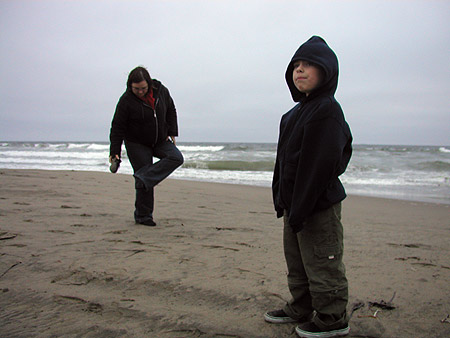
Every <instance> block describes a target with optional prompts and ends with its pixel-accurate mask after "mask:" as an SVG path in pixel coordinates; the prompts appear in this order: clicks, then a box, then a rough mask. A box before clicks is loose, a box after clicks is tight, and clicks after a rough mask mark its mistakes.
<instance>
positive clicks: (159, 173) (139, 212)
mask: <svg viewBox="0 0 450 338" xmlns="http://www.w3.org/2000/svg"><path fill="white" fill-rule="evenodd" d="M125 147H126V149H127V155H128V158H129V160H130V162H131V166H132V167H133V171H134V175H133V176H134V179H135V188H136V202H135V211H134V219H135V221H136V223H140V222H145V221H148V220H152V219H153V207H154V194H153V187H154V186H155V185H157V184H158V183H159V182H161V181H162V180H164V179H165V178H166V177H167V176H169V175H170V174H171V173H172V172H173V171H174V170H175V169H176V168H178V167H179V166H181V165H182V164H183V161H184V159H183V155H182V154H181V152H180V151H179V150H178V148H177V147H176V146H175V145H174V144H173V143H172V142H170V141H164V142H159V143H157V144H156V145H155V146H153V147H149V146H145V145H143V144H140V143H134V142H130V141H125ZM153 157H157V158H159V159H160V160H159V161H158V162H156V163H153Z"/></svg>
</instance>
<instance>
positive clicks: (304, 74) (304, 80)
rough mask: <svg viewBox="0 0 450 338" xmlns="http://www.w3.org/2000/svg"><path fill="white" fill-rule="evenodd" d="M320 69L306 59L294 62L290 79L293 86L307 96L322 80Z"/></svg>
mask: <svg viewBox="0 0 450 338" xmlns="http://www.w3.org/2000/svg"><path fill="white" fill-rule="evenodd" d="M322 77H323V75H322V70H321V69H320V68H319V67H318V66H316V65H314V64H312V63H311V62H308V61H303V60H299V61H296V62H294V71H293V74H292V79H293V81H294V85H295V87H296V88H297V89H298V90H299V91H300V92H301V93H305V94H306V96H308V95H309V94H310V93H311V92H312V91H313V90H314V89H316V88H317V87H318V86H319V85H320V83H321V82H322Z"/></svg>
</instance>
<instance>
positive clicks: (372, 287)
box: [0, 169, 450, 338]
mask: <svg viewBox="0 0 450 338" xmlns="http://www.w3.org/2000/svg"><path fill="white" fill-rule="evenodd" d="M0 184H1V189H0V337H3V338H5V337H158V338H165V337H201V338H205V337H217V338H225V337H241V338H269V337H270V338H275V337H277V338H279V337H295V333H294V331H293V329H294V327H295V325H294V324H285V325H273V324H268V323H265V322H264V320H263V318H262V315H263V313H264V312H265V311H266V310H269V309H275V308H278V307H280V306H282V305H283V303H284V302H285V300H287V299H288V298H289V292H288V290H287V285H286V266H285V263H284V257H283V251H282V242H281V237H282V221H281V220H280V219H277V218H276V217H275V213H274V211H273V206H272V201H271V191H270V189H269V188H263V187H251V186H242V185H228V184H216V183H202V182H193V181H182V180H171V179H168V180H166V181H164V182H162V183H161V184H160V185H159V186H157V187H156V189H155V195H156V205H155V215H154V217H155V221H156V222H157V224H158V225H157V226H156V227H147V226H144V225H136V224H134V221H133V217H132V214H133V210H134V208H133V204H134V184H133V178H132V176H130V175H122V174H115V175H113V174H110V173H96V172H74V171H43V170H5V169H0ZM343 219H344V229H345V257H344V261H345V264H346V267H347V277H348V279H349V285H350V290H349V291H350V301H349V306H348V310H349V312H351V311H352V309H353V308H354V307H355V306H356V304H360V305H361V306H362V307H361V308H359V309H358V310H355V311H354V313H353V316H352V319H351V321H350V326H351V333H350V335H349V336H348V337H383V338H386V337H387V338H389V337H392V338H397V337H424V338H425V337H427V338H428V337H442V338H444V337H450V322H449V321H450V320H447V321H444V322H442V320H443V319H444V318H446V317H447V316H448V314H449V313H450V287H449V285H450V245H449V239H450V206H449V205H443V204H431V203H418V202H409V201H400V200H389V199H380V198H369V197H359V196H350V197H348V198H347V199H346V200H345V201H344V203H343ZM391 299H392V302H391V303H392V304H391V305H392V306H393V307H394V308H393V309H386V308H382V307H377V306H376V305H377V304H379V305H380V304H381V305H382V304H383V302H389V301H390V300H391ZM373 303H375V305H374V304H373ZM370 304H372V306H370ZM375 313H376V316H374V314H375Z"/></svg>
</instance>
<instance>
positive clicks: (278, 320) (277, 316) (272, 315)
mask: <svg viewBox="0 0 450 338" xmlns="http://www.w3.org/2000/svg"><path fill="white" fill-rule="evenodd" d="M264 320H265V321H266V322H269V323H274V324H284V323H295V322H298V320H296V319H294V318H291V317H289V316H288V315H287V314H286V312H284V311H283V310H275V311H268V312H266V313H265V314H264Z"/></svg>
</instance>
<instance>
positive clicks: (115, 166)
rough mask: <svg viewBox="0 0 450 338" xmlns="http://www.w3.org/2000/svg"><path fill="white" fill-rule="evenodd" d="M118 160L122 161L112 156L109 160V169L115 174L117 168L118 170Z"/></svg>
mask: <svg viewBox="0 0 450 338" xmlns="http://www.w3.org/2000/svg"><path fill="white" fill-rule="evenodd" d="M120 162H122V161H121V160H120V159H118V158H113V159H112V161H111V166H110V167H109V170H110V171H111V172H112V173H113V174H115V173H116V172H117V170H119V167H120Z"/></svg>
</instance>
